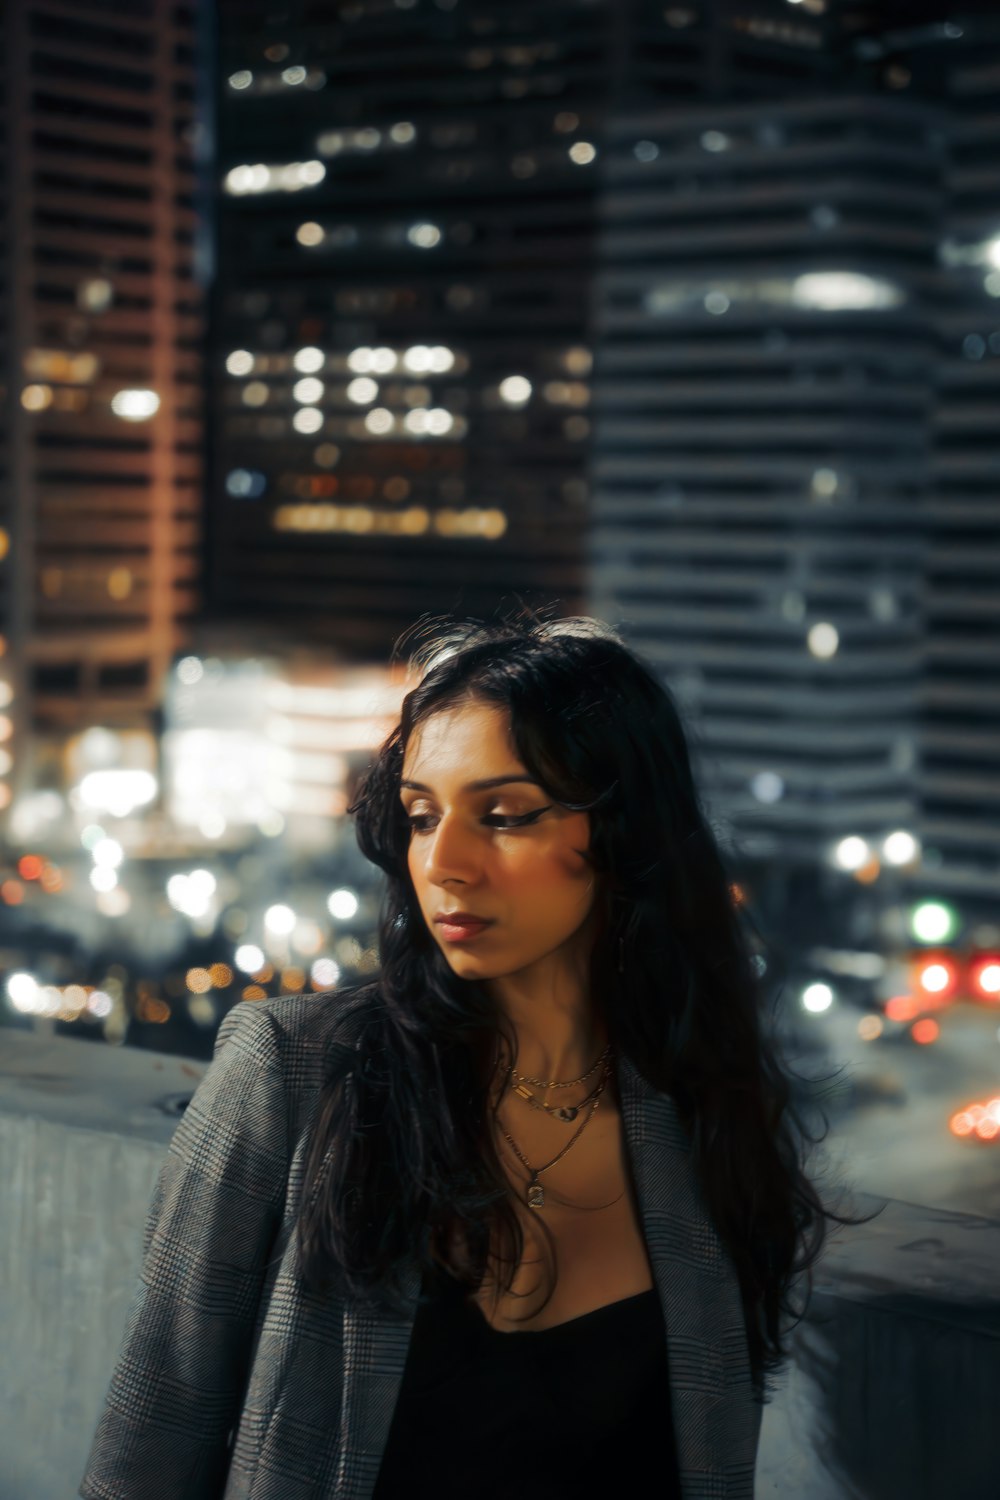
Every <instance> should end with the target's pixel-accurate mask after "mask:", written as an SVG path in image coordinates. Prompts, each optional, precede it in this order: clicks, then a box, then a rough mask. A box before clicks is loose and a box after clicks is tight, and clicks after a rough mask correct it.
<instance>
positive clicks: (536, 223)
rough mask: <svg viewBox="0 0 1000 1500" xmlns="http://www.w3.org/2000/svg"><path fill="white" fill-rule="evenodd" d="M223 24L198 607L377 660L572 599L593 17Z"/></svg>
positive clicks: (580, 523) (231, 16)
mask: <svg viewBox="0 0 1000 1500" xmlns="http://www.w3.org/2000/svg"><path fill="white" fill-rule="evenodd" d="M219 20H220V35H219V44H218V74H219V79H220V90H219V103H218V170H219V180H220V197H219V203H218V210H217V213H218V282H217V288H218V290H217V295H216V298H215V303H214V308H213V317H212V328H213V333H212V345H213V356H212V358H213V369H212V382H211V384H212V391H213V398H212V399H213V408H212V409H213V419H214V431H215V443H214V455H213V466H212V475H211V482H210V489H209V503H210V507H211V517H212V523H211V537H210V558H209V581H210V603H211V607H212V611H213V614H214V615H216V616H218V617H220V618H221V617H228V618H233V617H240V618H242V619H243V620H244V621H245V622H246V623H247V624H248V625H249V626H251V627H252V628H254V629H255V630H256V631H258V632H260V633H262V634H263V635H264V636H265V637H266V636H268V635H273V633H274V632H276V631H278V632H280V631H282V630H287V629H291V630H294V631H295V632H298V633H307V634H309V635H311V636H312V637H313V638H316V639H321V640H325V641H327V642H329V643H331V644H332V645H335V646H336V647H338V648H339V649H340V650H341V651H343V652H346V653H348V654H350V653H352V652H356V653H359V654H375V655H376V656H381V655H384V653H385V652H386V650H387V649H388V647H389V646H390V644H391V642H392V641H393V639H394V637H395V636H396V635H397V634H398V633H399V631H401V630H402V629H404V628H405V627H406V626H408V625H409V624H411V623H412V622H413V621H414V620H415V619H416V617H417V616H418V615H420V614H421V613H423V612H424V611H437V610H442V609H448V608H453V607H458V608H464V609H467V610H469V611H472V612H475V613H488V612H489V611H490V610H492V609H493V607H494V606H495V605H496V604H497V603H498V602H499V601H500V600H501V599H504V598H510V597H511V596H512V594H513V593H514V592H515V591H516V592H518V593H520V594H521V596H522V597H525V598H528V599H531V600H532V601H533V602H539V601H541V600H548V599H552V600H558V601H559V603H560V605H561V606H562V607H563V608H565V609H575V608H579V607H580V606H581V604H582V602H583V594H582V575H581V567H582V552H583V539H584V535H585V517H586V498H587V496H586V464H587V458H586V455H587V444H588V439H589V436H590V417H589V415H588V404H589V374H590V362H591V355H590V350H589V347H588V344H587V336H586V330H587V311H588V306H589V298H590V287H591V281H592V278H593V272H594V266H593V243H592V242H593V236H594V224H595V192H596V190H595V182H596V180H597V178H596V168H595V161H596V157H597V149H596V146H595V144H594V139H595V135H596V132H597V130H598V129H599V126H600V119H601V111H602V108H603V103H602V101H603V98H604V96H605V93H606V45H605V43H606V34H607V22H606V17H605V15H604V12H603V9H602V8H601V7H596V6H589V5H580V4H559V5H553V4H546V5H538V6H532V7H526V6H518V7H516V8H514V9H512V8H511V7H510V6H507V5H504V4H499V3H479V4H476V5H475V6H467V5H458V4H455V3H454V0H430V3H426V4H421V5H420V6H419V7H418V6H417V5H413V4H399V5H397V6H396V7H395V8H392V7H386V6H383V5H377V6H376V5H365V4H362V3H356V4H353V3H352V4H316V3H310V4H305V3H302V0H299V3H289V4H286V5H284V6H283V7H282V9H281V12H280V15H279V14H277V13H275V12H274V10H273V7H268V6H264V5H261V4H247V3H245V0H240V3H239V4H237V3H234V0H223V3H222V4H221V5H220V8H219ZM265 643H266V642H265Z"/></svg>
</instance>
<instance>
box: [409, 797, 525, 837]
mask: <svg viewBox="0 0 1000 1500" xmlns="http://www.w3.org/2000/svg"><path fill="white" fill-rule="evenodd" d="M551 806H552V804H551V803H549V804H548V806H547V807H537V808H535V809H534V810H533V811H532V812H530V813H519V814H513V813H495V814H490V815H489V816H487V817H485V818H483V819H482V820H481V821H482V822H484V823H487V824H489V826H490V827H491V828H500V829H508V828H526V827H527V826H528V824H529V823H537V821H538V819H539V818H540V817H541V816H542V813H547V812H548V811H549V808H550V807H551ZM433 816H434V815H433V813H415V814H407V817H406V821H407V823H408V824H409V825H410V828H411V829H412V830H413V832H414V833H429V832H430V830H429V829H428V828H425V827H422V826H421V825H422V824H423V822H424V819H425V818H430V817H433Z"/></svg>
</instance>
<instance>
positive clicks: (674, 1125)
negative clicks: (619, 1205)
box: [618, 1056, 759, 1500]
mask: <svg viewBox="0 0 1000 1500" xmlns="http://www.w3.org/2000/svg"><path fill="white" fill-rule="evenodd" d="M618 1085H619V1097H620V1099H621V1110H622V1120H623V1126H624V1131H625V1138H626V1142H627V1145H628V1151H629V1157H630V1161H631V1166H632V1175H633V1179H634V1182H635V1189H636V1196H637V1198H638V1202H639V1208H640V1213H641V1216H642V1223H643V1229H644V1232H645V1237H646V1244H647V1248H648V1250H649V1255H650V1260H651V1262H652V1266H653V1274H654V1277H655V1280H656V1288H657V1291H658V1292H659V1298H660V1305H661V1307H662V1309H663V1317H664V1321H665V1323H666V1329H667V1350H668V1361H669V1373H670V1392H671V1401H672V1406H673V1421H674V1432H675V1438H676V1444H677V1455H678V1463H679V1468H680V1478H681V1493H682V1494H683V1496H684V1500H695V1497H698V1500H709V1497H712V1500H715V1497H726V1500H732V1497H736V1496H747V1497H750V1496H752V1494H753V1471H754V1461H755V1457H756V1439H757V1430H758V1427H759V1412H758V1411H755V1410H754V1408H753V1405H752V1402H751V1393H750V1380H749V1373H750V1372H749V1361H748V1358H747V1354H746V1331H745V1324H744V1320H743V1311H742V1301H741V1299H740V1296H739V1288H738V1284H737V1282H736V1278H735V1273H734V1272H733V1270H732V1268H731V1265H730V1263H729V1260H728V1257H727V1256H726V1254H725V1251H724V1249H723V1246H722V1244H721V1241H720V1239H719V1236H718V1234H717V1233H716V1231H715V1229H714V1227H713V1226H712V1224H711V1223H710V1221H709V1218H708V1215H707V1213H706V1211H705V1208H704V1206H703V1203H702V1201H701V1195H700V1192H699V1190H698V1184H697V1180H696V1178H695V1174H694V1169H693V1166H692V1163H691V1148H690V1145H689V1142H688V1139H687V1136H686V1134H685V1132H684V1129H683V1126H682V1125H681V1122H680V1118H679V1115H678V1112H677V1107H676V1105H675V1103H674V1101H673V1100H672V1099H671V1098H670V1096H669V1095H668V1094H664V1093H660V1092H659V1091H658V1090H656V1089H654V1088H653V1087H652V1086H651V1085H650V1084H649V1083H648V1082H647V1081H646V1080H645V1079H644V1078H643V1077H642V1074H641V1073H639V1071H638V1069H637V1068H636V1067H635V1066H634V1064H633V1063H631V1062H630V1061H629V1059H628V1058H627V1057H624V1056H622V1057H620V1061H619V1066H618Z"/></svg>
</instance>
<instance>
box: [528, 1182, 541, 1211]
mask: <svg viewBox="0 0 1000 1500" xmlns="http://www.w3.org/2000/svg"><path fill="white" fill-rule="evenodd" d="M544 1206H545V1189H544V1188H543V1187H542V1184H541V1183H540V1182H532V1183H529V1185H528V1207H529V1208H544Z"/></svg>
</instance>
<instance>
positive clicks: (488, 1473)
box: [372, 1277, 681, 1500]
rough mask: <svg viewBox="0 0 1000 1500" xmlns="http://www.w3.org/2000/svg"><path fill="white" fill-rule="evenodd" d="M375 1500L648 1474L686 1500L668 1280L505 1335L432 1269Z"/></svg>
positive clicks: (553, 1498)
mask: <svg viewBox="0 0 1000 1500" xmlns="http://www.w3.org/2000/svg"><path fill="white" fill-rule="evenodd" d="M424 1291H425V1293H428V1294H429V1296H428V1300H427V1301H422V1302H421V1304H420V1305H419V1306H418V1309H417V1315H416V1319H415V1321H414V1325H413V1333H412V1337H411V1340H410V1347H409V1353H408V1355H407V1360H406V1367H405V1369H404V1372H403V1379H402V1383H401V1385H400V1390H399V1397H398V1400H397V1403H396V1409H395V1412H394V1414H393V1418H392V1424H391V1427H390V1430H389V1436H388V1440H387V1444H386V1449H385V1453H384V1455H383V1458H382V1464H381V1467H380V1469H379V1475H378V1481H377V1483H376V1485H375V1490H374V1492H373V1496H372V1500H424V1497H425V1496H426V1497H428V1500H430V1497H431V1496H433V1497H434V1500H469V1497H470V1496H475V1497H476V1500H511V1496H516V1497H517V1500H561V1497H564V1496H570V1495H583V1494H592V1493H596V1494H599V1493H601V1487H602V1486H608V1487H610V1492H611V1493H613V1494H616V1493H620V1489H619V1487H620V1486H622V1485H624V1484H626V1483H628V1482H629V1481H633V1480H634V1481H638V1480H639V1479H641V1480H642V1481H643V1483H644V1485H645V1487H646V1488H647V1489H648V1490H650V1491H652V1492H654V1493H655V1494H656V1495H657V1496H658V1497H659V1500H680V1493H681V1492H680V1483H679V1479H678V1474H677V1459H676V1452H675V1449H674V1438H673V1423H672V1418H671V1410H670V1387H669V1383H668V1378H667V1345H666V1336H665V1330H664V1324H663V1314H662V1312H661V1309H660V1303H659V1299H658V1297H657V1294H656V1291H655V1289H651V1290H649V1291H646V1292H639V1293H638V1294H637V1295H636V1296H634V1297H626V1298H624V1299H623V1300H621V1301H618V1302H611V1303H608V1304H607V1305H606V1306H605V1307H599V1308H596V1309H595V1310H594V1311H593V1312H589V1313H584V1314H582V1316H580V1317H577V1318H571V1319H570V1320H569V1321H568V1322H565V1323H558V1324H556V1325H555V1326H554V1327H552V1328H544V1329H525V1330H524V1331H522V1332H517V1333H502V1332H500V1331H499V1329H496V1328H493V1327H492V1326H491V1324H490V1323H488V1322H487V1321H486V1318H485V1317H484V1316H483V1313H482V1311H481V1309H480V1308H479V1307H478V1305H477V1304H476V1303H475V1302H473V1301H472V1300H470V1299H467V1298H466V1297H465V1295H464V1289H463V1288H462V1287H461V1286H459V1285H458V1283H456V1282H454V1281H453V1280H452V1279H451V1278H446V1277H434V1278H432V1279H430V1280H428V1279H427V1278H425V1281H424Z"/></svg>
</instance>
